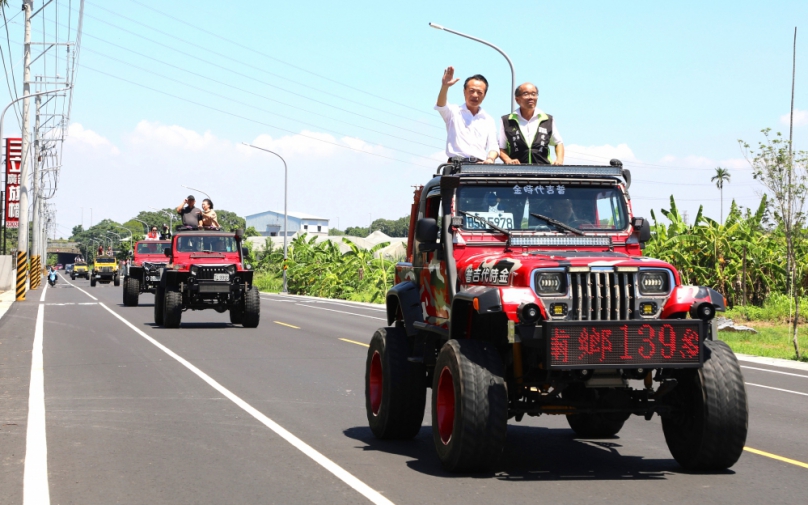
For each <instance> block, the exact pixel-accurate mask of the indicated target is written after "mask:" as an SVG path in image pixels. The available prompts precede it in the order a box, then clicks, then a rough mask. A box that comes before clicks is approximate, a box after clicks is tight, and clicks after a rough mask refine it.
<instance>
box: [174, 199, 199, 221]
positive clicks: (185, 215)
mask: <svg viewBox="0 0 808 505" xmlns="http://www.w3.org/2000/svg"><path fill="white" fill-rule="evenodd" d="M194 203H196V198H194V195H188V198H186V199H185V200H183V202H182V203H181V204H180V205H179V206H178V207H177V214H179V215H180V216H181V217H182V225H183V226H187V227H189V228H191V229H194V230H195V229H197V228H198V227H199V221H200V220H201V218H202V211H201V210H200V209H199V208H198V207H194Z"/></svg>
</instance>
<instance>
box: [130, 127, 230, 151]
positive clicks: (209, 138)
mask: <svg viewBox="0 0 808 505" xmlns="http://www.w3.org/2000/svg"><path fill="white" fill-rule="evenodd" d="M128 140H129V142H131V143H132V144H137V145H144V144H148V145H151V146H154V145H155V144H158V145H164V146H169V147H171V148H174V149H184V150H187V151H202V150H208V149H210V148H212V147H216V148H224V149H227V148H229V147H230V146H231V143H230V142H228V141H222V140H220V139H217V138H216V137H215V136H214V135H213V134H212V133H211V132H210V131H206V132H205V133H198V132H195V131H193V130H189V129H187V128H183V127H181V126H177V125H164V124H160V123H157V122H150V121H145V120H144V121H141V122H139V123H138V124H137V126H136V127H135V130H134V131H133V132H132V133H131V134H130V135H129V136H128Z"/></svg>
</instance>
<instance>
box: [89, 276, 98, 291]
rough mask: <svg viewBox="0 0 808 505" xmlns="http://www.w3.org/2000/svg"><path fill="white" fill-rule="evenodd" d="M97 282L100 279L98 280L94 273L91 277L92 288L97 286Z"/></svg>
mask: <svg viewBox="0 0 808 505" xmlns="http://www.w3.org/2000/svg"><path fill="white" fill-rule="evenodd" d="M96 282H98V281H97V280H96V278H95V276H94V275H93V276H91V277H90V287H91V288H94V287H95V284H96Z"/></svg>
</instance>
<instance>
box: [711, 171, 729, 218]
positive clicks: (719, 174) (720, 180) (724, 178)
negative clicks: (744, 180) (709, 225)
mask: <svg viewBox="0 0 808 505" xmlns="http://www.w3.org/2000/svg"><path fill="white" fill-rule="evenodd" d="M731 178H732V176H731V175H730V173H729V170H727V169H726V168H721V167H716V169H715V175H714V176H713V177H712V179H710V181H711V182H714V183H715V187H717V188H718V189H719V191H721V223H723V222H724V183H725V182H730V179H731Z"/></svg>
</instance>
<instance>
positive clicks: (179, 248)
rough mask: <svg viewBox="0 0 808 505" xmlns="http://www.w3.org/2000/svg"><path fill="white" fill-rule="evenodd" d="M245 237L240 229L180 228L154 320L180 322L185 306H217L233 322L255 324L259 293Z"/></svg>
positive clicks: (170, 325)
mask: <svg viewBox="0 0 808 505" xmlns="http://www.w3.org/2000/svg"><path fill="white" fill-rule="evenodd" d="M242 239H243V234H242V231H241V230H237V231H235V232H225V231H209V230H198V231H197V230H193V231H177V232H176V233H175V234H174V237H173V238H172V241H171V247H170V248H167V249H166V251H165V256H167V257H168V264H167V265H166V267H165V268H164V269H163V272H162V275H161V276H160V283H159V284H158V285H157V288H156V291H155V296H154V322H155V324H160V325H163V326H165V327H166V328H178V327H179V326H180V321H181V319H182V313H183V311H186V310H204V309H214V310H215V311H216V312H225V311H229V312H230V322H231V323H233V324H241V325H243V326H244V327H245V328H255V327H257V326H258V322H259V319H260V315H261V298H260V296H259V294H258V288H256V287H255V286H253V271H252V269H251V267H250V265H248V264H247V263H246V257H247V248H246V247H242V244H243V241H242Z"/></svg>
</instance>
